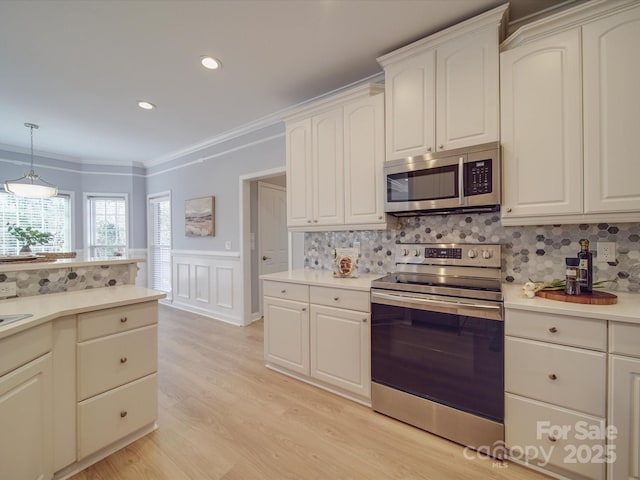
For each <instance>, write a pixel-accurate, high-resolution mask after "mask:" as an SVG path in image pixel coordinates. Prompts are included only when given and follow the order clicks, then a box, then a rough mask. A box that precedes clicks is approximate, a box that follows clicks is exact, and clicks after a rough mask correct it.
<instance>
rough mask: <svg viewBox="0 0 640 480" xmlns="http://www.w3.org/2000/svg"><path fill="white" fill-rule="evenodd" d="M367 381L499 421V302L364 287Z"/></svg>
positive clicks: (501, 355) (501, 333) (501, 358)
mask: <svg viewBox="0 0 640 480" xmlns="http://www.w3.org/2000/svg"><path fill="white" fill-rule="evenodd" d="M371 303H372V305H371V378H372V381H373V382H376V383H379V384H382V385H385V386H387V387H390V388H393V389H396V390H401V391H403V392H406V393H409V394H412V395H416V396H418V397H422V398H426V399H428V400H431V401H434V402H437V403H440V404H443V405H446V406H449V407H452V408H455V409H458V410H462V411H465V412H468V413H471V414H474V415H478V416H480V417H483V418H487V419H490V420H494V421H497V422H500V423H502V421H503V418H504V399H503V397H504V371H503V369H504V353H503V345H504V323H503V321H502V319H503V316H502V304H501V303H499V302H485V301H476V300H473V301H469V300H464V299H460V298H454V297H443V296H438V295H420V294H417V295H416V294H410V293H404V292H394V291H389V290H376V289H373V290H372V292H371Z"/></svg>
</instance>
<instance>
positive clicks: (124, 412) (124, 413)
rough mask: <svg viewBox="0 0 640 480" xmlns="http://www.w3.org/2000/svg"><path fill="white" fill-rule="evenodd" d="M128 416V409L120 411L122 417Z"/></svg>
mask: <svg viewBox="0 0 640 480" xmlns="http://www.w3.org/2000/svg"><path fill="white" fill-rule="evenodd" d="M126 416H127V411H126V410H122V411H121V412H120V418H124V417H126Z"/></svg>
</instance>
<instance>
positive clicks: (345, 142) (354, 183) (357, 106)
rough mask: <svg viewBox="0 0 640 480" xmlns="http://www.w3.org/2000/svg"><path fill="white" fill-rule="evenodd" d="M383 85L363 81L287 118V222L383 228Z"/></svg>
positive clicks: (296, 226) (315, 227)
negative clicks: (362, 84)
mask: <svg viewBox="0 0 640 480" xmlns="http://www.w3.org/2000/svg"><path fill="white" fill-rule="evenodd" d="M382 92H383V87H381V86H379V85H374V84H371V85H364V86H361V87H356V88H354V89H350V90H347V91H345V92H342V93H340V94H336V95H334V96H332V97H330V98H328V99H323V100H321V101H318V102H315V103H313V104H311V105H309V106H305V107H304V108H302V109H299V110H297V111H296V112H294V113H292V114H291V115H289V116H287V118H286V119H285V121H286V148H287V152H286V156H287V226H288V227H289V229H290V230H297V231H322V230H353V229H360V230H363V229H364V230H367V229H384V228H386V225H387V224H386V216H385V215H384V213H383V204H384V197H383V190H382V189H383V178H382V168H383V163H384V100H383V96H384V95H383V94H382Z"/></svg>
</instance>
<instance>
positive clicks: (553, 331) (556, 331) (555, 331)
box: [549, 327, 558, 333]
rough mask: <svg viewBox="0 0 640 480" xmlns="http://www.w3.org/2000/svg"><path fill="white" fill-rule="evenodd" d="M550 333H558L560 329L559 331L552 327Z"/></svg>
mask: <svg viewBox="0 0 640 480" xmlns="http://www.w3.org/2000/svg"><path fill="white" fill-rule="evenodd" d="M549 331H550V332H551V333H558V329H557V328H556V327H551V328H550V329H549Z"/></svg>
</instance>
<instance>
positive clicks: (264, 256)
mask: <svg viewBox="0 0 640 480" xmlns="http://www.w3.org/2000/svg"><path fill="white" fill-rule="evenodd" d="M267 260H271V257H267V256H266V255H263V256H262V261H263V262H266V261H267Z"/></svg>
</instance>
